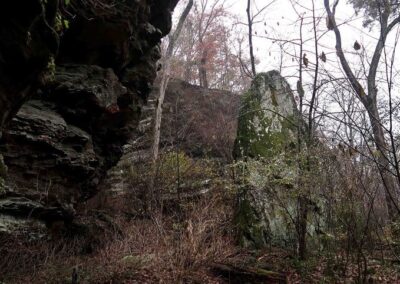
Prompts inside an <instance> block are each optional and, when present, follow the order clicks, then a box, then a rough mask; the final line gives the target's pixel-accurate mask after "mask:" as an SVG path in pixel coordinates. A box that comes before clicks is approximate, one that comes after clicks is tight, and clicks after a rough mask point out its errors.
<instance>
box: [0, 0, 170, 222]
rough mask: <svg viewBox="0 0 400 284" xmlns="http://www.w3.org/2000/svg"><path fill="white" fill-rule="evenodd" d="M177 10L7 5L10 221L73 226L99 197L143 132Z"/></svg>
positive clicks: (2, 102)
mask: <svg viewBox="0 0 400 284" xmlns="http://www.w3.org/2000/svg"><path fill="white" fill-rule="evenodd" d="M177 2H178V0H167V1H164V0H163V1H161V0H139V1H133V2H132V3H130V4H129V5H127V4H126V3H125V2H123V1H117V2H115V1H108V0H93V1H74V0H72V1H68V2H67V1H58V0H48V1H40V0H34V1H24V0H17V1H2V3H1V4H0V15H1V17H0V37H1V38H2V41H1V43H0V133H2V135H0V137H1V141H0V189H1V190H0V214H7V215H13V216H18V217H28V216H29V217H35V218H38V219H41V220H44V221H46V222H50V223H51V222H52V221H54V220H63V221H66V222H69V221H70V220H72V219H73V218H74V216H75V215H76V214H79V212H76V207H77V204H79V203H81V202H82V201H85V200H87V199H88V198H89V197H91V196H93V195H94V194H96V192H97V191H98V189H99V185H100V184H101V182H102V180H103V178H104V175H105V173H106V172H107V170H108V169H110V168H111V167H112V166H113V165H115V164H116V163H117V162H118V160H119V159H120V157H121V155H122V153H123V151H122V146H123V145H125V144H126V143H127V142H128V141H129V139H130V138H131V135H132V134H134V133H135V132H137V131H138V123H139V117H140V113H141V109H142V108H143V106H144V105H145V104H146V100H147V98H148V95H149V92H150V90H151V85H152V83H153V80H154V79H155V77H156V73H157V69H158V68H159V66H158V62H157V61H158V59H159V58H160V47H159V43H160V39H161V38H162V37H163V36H165V35H166V34H167V33H168V32H169V30H170V28H171V13H172V10H173V8H174V7H175V5H176V3H177ZM94 4H95V5H94ZM27 99H29V100H28V101H27ZM2 156H3V157H4V162H5V164H3V163H2ZM6 166H7V168H8V174H7V177H6V178H5V182H4V181H3V180H2V177H4V176H5V170H6ZM28 212H30V214H28ZM32 212H35V213H34V214H33V213H32ZM49 212H50V213H49Z"/></svg>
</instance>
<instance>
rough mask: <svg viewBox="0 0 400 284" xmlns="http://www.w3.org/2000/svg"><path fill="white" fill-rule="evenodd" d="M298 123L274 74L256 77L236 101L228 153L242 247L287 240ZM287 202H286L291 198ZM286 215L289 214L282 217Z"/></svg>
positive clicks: (293, 106) (279, 78)
mask: <svg viewBox="0 0 400 284" xmlns="http://www.w3.org/2000/svg"><path fill="white" fill-rule="evenodd" d="M299 124H301V119H300V115H299V112H298V110H297V107H296V103H295V100H294V95H293V92H292V91H291V89H290V86H289V84H288V83H287V82H286V80H285V79H284V78H283V77H282V76H281V75H280V74H279V72H277V71H270V72H267V73H261V74H259V75H257V77H256V78H255V79H254V81H253V82H252V87H251V89H250V90H249V91H248V92H247V93H246V94H245V95H244V96H243V97H242V102H241V105H240V114H239V126H238V132H237V138H236V140H235V149H234V155H235V158H236V159H237V161H238V166H239V168H240V172H241V174H242V175H243V176H242V178H241V180H240V190H239V195H238V201H239V202H238V209H237V213H236V224H237V228H238V231H239V239H240V242H241V243H242V244H243V245H244V246H252V247H257V248H260V247H266V246H268V245H269V244H271V243H274V244H282V243H284V242H289V241H290V240H293V238H295V236H293V230H291V229H292V228H288V227H291V226H293V223H292V221H291V220H290V217H291V216H295V212H294V210H295V207H293V206H295V204H293V202H291V201H290V200H293V198H292V197H291V196H290V195H291V188H293V184H294V183H295V179H296V176H297V173H298V169H297V163H296V162H295V160H294V157H295V155H294V154H295V151H297V147H296V146H297V133H298V132H297V131H298V129H301V128H302V127H303V126H301V127H299ZM291 198H292V199H291ZM287 213H289V214H287Z"/></svg>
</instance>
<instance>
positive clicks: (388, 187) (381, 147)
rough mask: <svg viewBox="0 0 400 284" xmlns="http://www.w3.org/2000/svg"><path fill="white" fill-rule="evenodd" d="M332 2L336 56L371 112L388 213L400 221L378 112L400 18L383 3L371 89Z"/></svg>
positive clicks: (329, 9) (330, 17)
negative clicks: (389, 45)
mask: <svg viewBox="0 0 400 284" xmlns="http://www.w3.org/2000/svg"><path fill="white" fill-rule="evenodd" d="M329 2H330V1H329V0H324V5H325V9H326V12H327V14H328V22H329V23H330V27H331V28H332V29H333V31H334V33H335V37H336V53H337V56H338V57H339V60H340V63H341V66H342V68H343V70H344V72H345V74H346V77H347V79H348V80H349V82H350V84H351V86H352V88H353V91H354V93H355V94H356V95H357V97H358V99H359V100H360V101H361V102H362V104H363V105H364V107H365V109H366V110H367V113H368V116H369V120H370V123H371V126H372V132H373V136H374V142H375V146H376V148H377V150H378V152H379V157H378V159H377V166H378V170H379V173H380V175H381V178H382V181H383V184H384V187H385V192H386V203H387V207H388V213H389V215H390V217H391V218H392V219H396V218H397V217H398V216H399V214H400V208H399V206H398V204H397V200H396V197H395V194H396V187H397V185H396V182H395V180H394V178H393V174H392V173H391V162H390V159H389V157H390V154H389V148H388V144H387V141H386V139H385V130H384V126H383V124H382V119H381V117H380V114H379V111H378V101H377V95H378V88H377V82H376V76H377V70H378V67H379V63H380V59H381V56H382V51H383V49H384V47H385V43H386V39H387V37H388V35H389V33H390V32H391V31H392V30H393V28H394V27H395V26H396V25H398V24H399V23H400V16H396V17H395V18H394V19H393V20H391V21H390V22H389V18H390V16H391V15H392V12H393V10H392V7H391V2H390V1H388V0H384V1H379V4H378V9H377V13H378V16H379V17H378V19H379V24H380V35H379V39H378V42H377V43H376V45H375V50H374V53H373V56H372V58H371V62H370V67H369V71H368V73H367V78H366V81H367V86H366V88H365V87H364V86H363V85H362V84H361V83H360V80H359V79H358V78H357V77H356V76H355V74H354V72H353V70H352V69H351V67H350V65H349V63H348V61H347V58H346V56H345V54H344V51H343V48H342V37H341V32H340V30H339V28H338V25H337V23H336V18H335V12H336V7H337V5H338V4H339V0H336V1H335V2H334V4H333V6H332V7H331V5H330V3H329Z"/></svg>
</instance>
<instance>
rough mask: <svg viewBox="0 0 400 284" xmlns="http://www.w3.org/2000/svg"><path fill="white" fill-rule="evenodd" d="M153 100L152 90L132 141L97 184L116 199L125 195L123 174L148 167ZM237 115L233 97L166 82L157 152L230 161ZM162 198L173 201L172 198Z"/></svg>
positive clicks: (128, 186) (127, 186)
mask: <svg viewBox="0 0 400 284" xmlns="http://www.w3.org/2000/svg"><path fill="white" fill-rule="evenodd" d="M205 93H207V94H206V95H205ZM158 95H159V90H158V87H157V84H156V85H155V87H154V88H153V91H152V93H151V95H150V98H149V103H148V105H147V106H146V107H144V108H143V109H142V114H141V117H140V122H139V128H138V131H137V135H135V136H134V137H133V138H132V139H131V140H130V142H129V144H127V145H125V147H124V149H125V151H124V155H123V156H122V158H121V160H120V161H119V162H118V164H117V165H116V166H115V167H113V168H112V169H111V170H110V171H109V172H108V174H107V175H108V176H107V179H106V183H104V184H102V186H105V187H106V188H109V189H111V190H110V191H111V192H113V193H115V194H117V195H119V194H124V193H127V192H130V191H131V187H132V185H131V184H130V181H129V179H128V178H127V177H126V176H127V175H128V173H129V169H130V168H131V167H139V168H141V167H143V165H146V164H147V163H148V162H149V161H150V150H151V146H152V143H153V140H152V138H153V118H154V116H155V114H154V112H155V103H156V101H157V97H158ZM238 110H239V96H238V95H237V94H234V93H230V92H227V91H221V90H213V89H208V90H205V89H204V88H201V87H199V86H195V85H191V84H189V83H186V82H184V81H182V80H177V79H171V80H170V82H169V85H168V87H167V90H166V94H165V100H164V104H163V118H162V127H161V129H162V131H161V141H160V144H161V149H163V150H165V149H168V148H169V147H171V146H172V147H173V146H174V145H176V143H179V149H180V150H181V151H183V152H185V153H186V154H188V155H190V156H195V157H200V158H201V157H213V158H218V159H221V160H223V161H225V162H226V161H231V159H232V158H231V155H232V149H233V144H234V140H235V136H236V130H237V115H238ZM205 187H206V186H204V185H201V186H200V188H205ZM164 197H165V199H172V198H173V196H172V195H170V196H164Z"/></svg>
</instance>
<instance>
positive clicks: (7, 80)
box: [0, 0, 59, 132]
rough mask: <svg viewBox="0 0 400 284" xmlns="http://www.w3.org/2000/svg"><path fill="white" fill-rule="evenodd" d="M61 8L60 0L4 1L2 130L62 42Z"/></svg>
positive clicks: (0, 13)
mask: <svg viewBox="0 0 400 284" xmlns="http://www.w3.org/2000/svg"><path fill="white" fill-rule="evenodd" d="M57 9H58V0H49V1H46V2H43V1H41V0H32V1H30V0H15V1H14V0H13V1H1V2H0V38H1V41H0V132H1V130H2V129H3V127H4V126H5V124H6V122H7V121H9V120H10V119H11V118H12V117H13V116H14V115H15V114H16V112H17V111H18V109H19V108H20V107H21V105H22V104H23V103H24V101H25V100H26V99H27V98H28V97H29V96H30V95H31V94H32V92H34V91H35V89H36V88H37V86H38V84H39V83H43V77H44V73H45V72H46V69H47V65H48V62H49V60H50V57H51V56H53V55H54V54H55V53H56V52H57V49H58V45H59V36H58V35H57V33H56V32H55V31H54V28H53V27H54V24H55V17H56V13H57Z"/></svg>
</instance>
